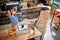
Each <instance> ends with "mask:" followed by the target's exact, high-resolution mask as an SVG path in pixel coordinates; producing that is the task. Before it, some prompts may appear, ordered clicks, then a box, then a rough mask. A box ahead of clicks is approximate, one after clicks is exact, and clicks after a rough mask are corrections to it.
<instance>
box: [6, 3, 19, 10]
mask: <svg viewBox="0 0 60 40" xmlns="http://www.w3.org/2000/svg"><path fill="white" fill-rule="evenodd" d="M13 6H17V11H20V3H19V2H10V3H6V10H9V9H11V8H12V7H13Z"/></svg>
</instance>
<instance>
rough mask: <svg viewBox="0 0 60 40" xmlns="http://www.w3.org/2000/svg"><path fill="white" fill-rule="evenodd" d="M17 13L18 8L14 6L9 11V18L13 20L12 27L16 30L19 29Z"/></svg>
mask: <svg viewBox="0 0 60 40" xmlns="http://www.w3.org/2000/svg"><path fill="white" fill-rule="evenodd" d="M16 12H17V6H13V7H11V9H9V10H8V11H7V13H8V17H9V18H10V20H11V23H12V26H13V27H15V28H17V27H18V17H17V15H15V14H16Z"/></svg>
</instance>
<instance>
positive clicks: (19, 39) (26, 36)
mask: <svg viewBox="0 0 60 40" xmlns="http://www.w3.org/2000/svg"><path fill="white" fill-rule="evenodd" d="M37 36H41V33H40V32H39V31H38V29H35V34H33V30H32V29H30V32H29V33H27V34H24V35H19V36H18V37H17V38H16V40H28V39H31V38H34V37H37Z"/></svg>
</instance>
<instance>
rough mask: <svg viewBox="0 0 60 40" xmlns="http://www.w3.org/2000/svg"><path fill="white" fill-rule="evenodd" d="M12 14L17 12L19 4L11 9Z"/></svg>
mask: <svg viewBox="0 0 60 40" xmlns="http://www.w3.org/2000/svg"><path fill="white" fill-rule="evenodd" d="M11 12H12V14H15V13H16V12H17V6H15V7H13V9H12V10H11Z"/></svg>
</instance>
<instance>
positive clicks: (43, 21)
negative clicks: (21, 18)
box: [38, 10, 50, 32]
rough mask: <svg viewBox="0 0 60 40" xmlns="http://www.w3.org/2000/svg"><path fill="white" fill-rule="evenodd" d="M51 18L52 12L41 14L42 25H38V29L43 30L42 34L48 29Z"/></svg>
mask: <svg viewBox="0 0 60 40" xmlns="http://www.w3.org/2000/svg"><path fill="white" fill-rule="evenodd" d="M49 16H50V10H43V11H41V12H40V16H39V20H40V23H39V24H38V28H39V29H40V30H42V32H44V31H45V29H46V25H47V21H48V18H49ZM41 25H42V29H41Z"/></svg>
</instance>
